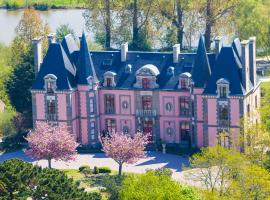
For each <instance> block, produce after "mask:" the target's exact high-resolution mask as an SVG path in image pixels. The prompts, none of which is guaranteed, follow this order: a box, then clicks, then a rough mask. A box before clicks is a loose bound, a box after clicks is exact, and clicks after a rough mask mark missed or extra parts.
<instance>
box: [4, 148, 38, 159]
mask: <svg viewBox="0 0 270 200" xmlns="http://www.w3.org/2000/svg"><path fill="white" fill-rule="evenodd" d="M12 158H18V159H21V160H23V161H26V162H34V161H36V160H35V159H31V158H30V157H28V156H27V155H25V153H24V152H23V151H22V150H20V151H14V152H8V153H3V154H0V162H4V161H5V160H9V159H12Z"/></svg>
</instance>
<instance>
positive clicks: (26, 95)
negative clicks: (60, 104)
mask: <svg viewBox="0 0 270 200" xmlns="http://www.w3.org/2000/svg"><path fill="white" fill-rule="evenodd" d="M33 60H34V59H33V55H32V51H28V52H26V53H25V54H24V55H23V57H22V61H20V63H18V64H16V66H14V69H13V72H12V74H11V75H10V77H9V78H8V79H7V80H6V82H5V85H6V91H7V94H8V96H9V99H10V102H11V104H12V105H13V106H14V108H15V109H16V111H18V112H20V113H26V114H27V115H30V116H31V113H32V99H31V92H30V89H31V86H32V83H33V81H34V78H35V73H34V63H33V62H34V61H33Z"/></svg>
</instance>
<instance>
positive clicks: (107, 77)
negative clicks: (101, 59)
mask: <svg viewBox="0 0 270 200" xmlns="http://www.w3.org/2000/svg"><path fill="white" fill-rule="evenodd" d="M115 76H116V73H115V72H112V71H107V72H105V73H104V82H103V86H104V87H115V86H116V83H115Z"/></svg>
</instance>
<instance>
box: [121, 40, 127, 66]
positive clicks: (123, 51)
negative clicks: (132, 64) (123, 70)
mask: <svg viewBox="0 0 270 200" xmlns="http://www.w3.org/2000/svg"><path fill="white" fill-rule="evenodd" d="M127 52H128V43H127V42H126V43H124V44H122V45H121V62H126V61H127Z"/></svg>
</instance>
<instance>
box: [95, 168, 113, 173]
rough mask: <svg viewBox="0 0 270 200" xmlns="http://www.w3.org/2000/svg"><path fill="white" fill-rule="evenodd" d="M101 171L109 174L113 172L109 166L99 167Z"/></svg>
mask: <svg viewBox="0 0 270 200" xmlns="http://www.w3.org/2000/svg"><path fill="white" fill-rule="evenodd" d="M98 169H99V173H104V174H109V173H111V172H112V170H111V168H109V167H99V168H98Z"/></svg>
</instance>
